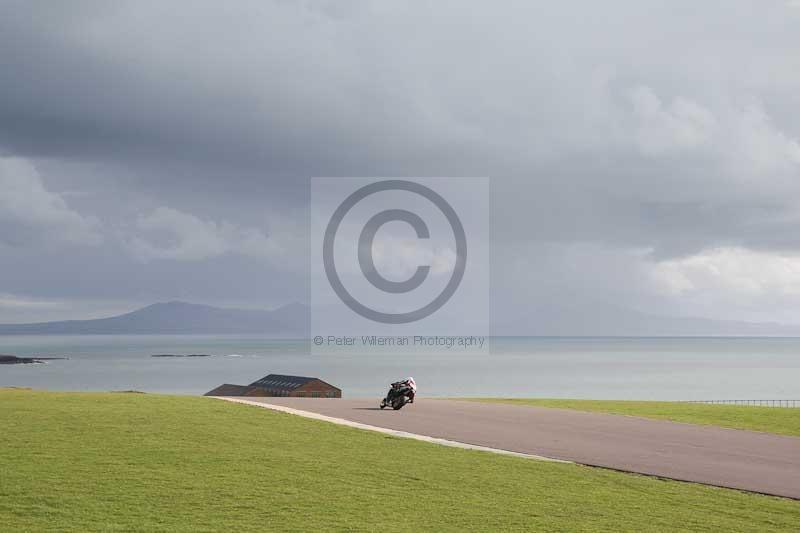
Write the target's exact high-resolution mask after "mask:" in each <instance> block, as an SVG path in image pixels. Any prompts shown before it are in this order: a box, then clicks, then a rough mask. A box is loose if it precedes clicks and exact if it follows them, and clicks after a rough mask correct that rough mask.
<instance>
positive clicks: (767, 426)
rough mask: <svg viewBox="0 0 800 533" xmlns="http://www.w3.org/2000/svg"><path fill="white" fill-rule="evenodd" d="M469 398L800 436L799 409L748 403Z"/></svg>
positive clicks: (471, 399)
mask: <svg viewBox="0 0 800 533" xmlns="http://www.w3.org/2000/svg"><path fill="white" fill-rule="evenodd" d="M465 399H466V400H470V401H480V402H499V403H509V404H516V405H535V406H538V407H558V408H562V409H575V410H578V411H590V412H598V413H611V414H616V415H630V416H641V417H645V418H656V419H662V420H672V421H674V422H687V423H689V424H703V425H709V426H722V427H728V428H736V429H749V430H751V431H765V432H768V433H777V434H780V435H794V436H800V409H791V408H779V407H747V406H738V405H708V404H698V403H681V402H641V401H627V400H561V399H532V398H531V399H528V398H465Z"/></svg>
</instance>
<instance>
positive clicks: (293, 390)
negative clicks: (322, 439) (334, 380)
mask: <svg viewBox="0 0 800 533" xmlns="http://www.w3.org/2000/svg"><path fill="white" fill-rule="evenodd" d="M205 395H206V396H290V397H295V398H341V397H342V390H341V389H339V388H337V387H334V386H333V385H331V384H330V383H327V382H325V381H322V380H321V379H319V378H309V377H304V376H285V375H283V374H269V375H268V376H264V377H263V378H261V379H259V380H257V381H254V382H252V383H251V384H250V385H230V384H227V383H226V384H225V385H220V386H219V387H217V388H216V389H213V390H210V391H208V392H207V393H206V394H205Z"/></svg>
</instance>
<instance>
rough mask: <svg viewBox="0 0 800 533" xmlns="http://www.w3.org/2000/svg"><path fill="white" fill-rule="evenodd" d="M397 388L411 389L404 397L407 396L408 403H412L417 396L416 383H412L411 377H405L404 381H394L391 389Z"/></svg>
mask: <svg viewBox="0 0 800 533" xmlns="http://www.w3.org/2000/svg"><path fill="white" fill-rule="evenodd" d="M394 386H397V387H399V388H403V387H408V388H409V389H411V390H410V391H409V392H408V394H406V396H408V403H414V396H416V394H417V382H416V381H414V378H412V377H411V376H409V377H407V378H406V379H402V380H400V381H395V382H394V383H392V387H394Z"/></svg>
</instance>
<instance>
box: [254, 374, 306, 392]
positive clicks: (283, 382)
mask: <svg viewBox="0 0 800 533" xmlns="http://www.w3.org/2000/svg"><path fill="white" fill-rule="evenodd" d="M309 381H317V378H307V377H303V376H284V375H282V374H270V375H268V376H264V377H263V378H261V379H259V380H258V381H254V382H252V383H251V384H250V386H251V387H263V388H265V389H270V390H288V391H291V390H294V389H296V388H298V387H302V386H303V385H305V384H306V383H308V382H309Z"/></svg>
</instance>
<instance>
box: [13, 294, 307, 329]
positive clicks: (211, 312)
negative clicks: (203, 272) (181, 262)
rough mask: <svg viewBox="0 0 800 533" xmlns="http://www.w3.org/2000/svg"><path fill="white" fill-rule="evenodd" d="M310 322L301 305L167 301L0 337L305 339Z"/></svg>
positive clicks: (18, 326)
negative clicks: (265, 336) (266, 306)
mask: <svg viewBox="0 0 800 533" xmlns="http://www.w3.org/2000/svg"><path fill="white" fill-rule="evenodd" d="M308 322H309V310H308V308H307V307H306V306H304V305H302V304H299V303H294V304H289V305H285V306H283V307H279V308H277V309H274V310H271V311H262V310H249V309H223V308H219V307H212V306H210V305H199V304H190V303H185V302H168V303H157V304H153V305H149V306H147V307H144V308H142V309H138V310H136V311H133V312H131V313H126V314H124V315H119V316H113V317H110V318H99V319H95V320H65V321H61V322H41V323H36V324H5V325H0V335H73V334H74V335H111V334H113V335H136V334H172V335H184V334H185V335H191V334H268V335H274V336H286V337H306V336H307V335H308Z"/></svg>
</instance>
